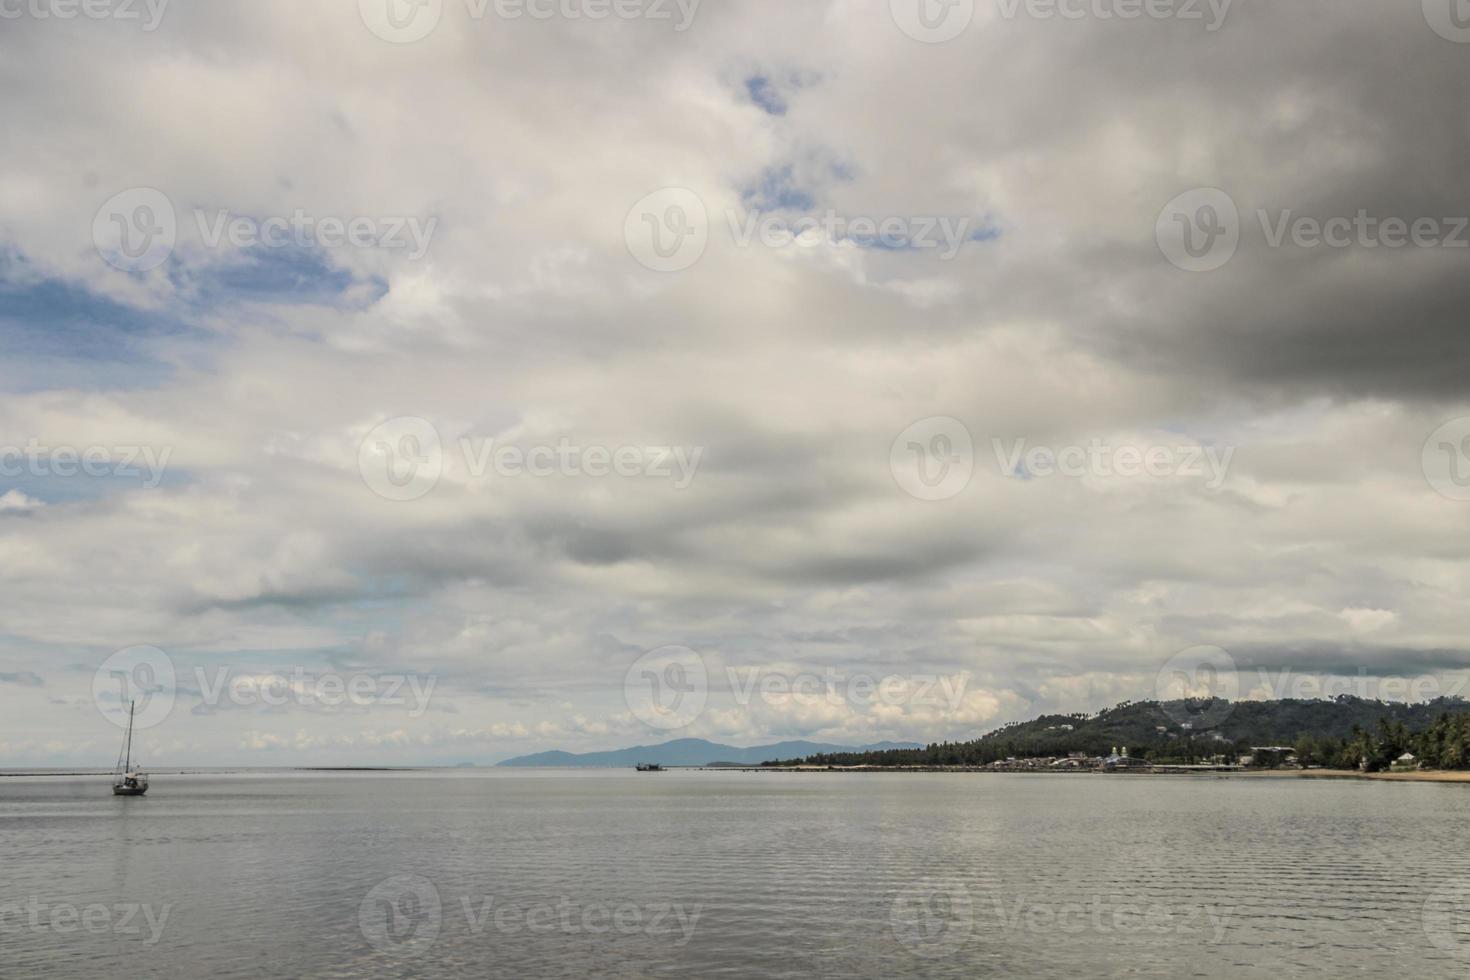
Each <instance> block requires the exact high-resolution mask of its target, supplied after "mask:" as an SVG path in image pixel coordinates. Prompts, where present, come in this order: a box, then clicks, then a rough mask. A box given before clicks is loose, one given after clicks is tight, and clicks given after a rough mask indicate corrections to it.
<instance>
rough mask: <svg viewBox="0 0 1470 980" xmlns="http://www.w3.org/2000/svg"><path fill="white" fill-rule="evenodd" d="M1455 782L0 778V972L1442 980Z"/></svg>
mask: <svg viewBox="0 0 1470 980" xmlns="http://www.w3.org/2000/svg"><path fill="white" fill-rule="evenodd" d="M1467 843H1470V785H1466V784H1458V785H1444V784H1441V785H1436V784H1405V783H1386V782H1367V781H1351V780H1345V781H1326V780H1312V781H1308V780H1295V779H1271V778H1239V777H1236V778H1226V777H1219V776H1206V777H1192V776H1185V777H1148V776H1100V775H1044V774H1042V775H1009V774H975V773H969V774H965V773H955V774H948V773H885V774H846V773H790V772H785V773H761V772H717V771H716V772H711V771H679V770H674V771H669V772H663V773H643V774H640V773H635V772H631V771H589V770H583V771H551V770H531V771H526V770H515V771H494V770H456V771H422V772H393V773H305V772H240V773H224V774H190V775H164V774H160V775H157V776H155V777H154V780H153V785H152V789H151V790H150V792H149V794H148V796H146V797H143V798H126V797H114V796H112V795H111V793H110V788H109V782H108V779H107V777H106V776H101V777H97V776H89V777H50V778H42V777H35V776H20V777H10V778H0V976H4V977H6V978H30V977H54V978H87V980H96V978H98V977H210V978H227V977H281V978H293V980H295V978H313V977H323V978H326V977H372V978H380V977H428V978H434V977H513V978H535V977H576V978H583V977H630V978H632V977H640V978H641V977H663V976H668V977H700V978H704V977H721V976H726V977H732V978H741V980H746V978H756V980H759V978H782V977H841V978H851V977H884V978H903V977H926V978H927V977H965V978H975V977H993V976H994V977H1066V978H1073V977H1087V978H1096V977H1167V978H1170V980H1176V978H1181V977H1271V978H1278V980H1279V978H1281V977H1297V976H1301V977H1307V976H1311V977H1331V978H1341V977H1344V976H1362V977H1385V976H1394V977H1405V978H1433V977H1464V976H1466V975H1467V974H1470V847H1467Z"/></svg>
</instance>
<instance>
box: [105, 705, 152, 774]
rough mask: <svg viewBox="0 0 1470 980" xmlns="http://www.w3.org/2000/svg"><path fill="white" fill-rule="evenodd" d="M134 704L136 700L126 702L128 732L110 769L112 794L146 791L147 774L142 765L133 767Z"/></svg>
mask: <svg viewBox="0 0 1470 980" xmlns="http://www.w3.org/2000/svg"><path fill="white" fill-rule="evenodd" d="M136 706H137V703H136V702H133V701H129V702H128V734H127V737H126V738H124V739H123V750H122V752H121V753H120V754H119V755H118V757H117V767H116V768H115V769H113V770H112V795H113V796H142V795H143V794H144V793H146V792H148V774H147V773H146V772H144V771H143V767H142V766H138V767H137V768H134V767H133V710H134V708H135V707H136Z"/></svg>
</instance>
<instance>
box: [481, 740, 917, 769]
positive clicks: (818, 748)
mask: <svg viewBox="0 0 1470 980" xmlns="http://www.w3.org/2000/svg"><path fill="white" fill-rule="evenodd" d="M917 748H922V746H921V745H920V744H919V743H917V742H878V743H875V744H873V745H857V746H854V745H830V744H827V743H824V742H805V741H794V742H776V743H774V744H772V745H753V746H750V747H749V748H740V747H739V746H736V745H721V744H720V743H719V742H708V741H705V740H704V739H702V738H678V739H675V740H674V741H672V742H665V743H663V744H662V745H635V746H633V747H632V748H628V749H612V750H610V751H607V752H580V753H577V752H561V751H552V752H537V753H535V754H534V755H523V756H518V757H516V758H514V759H506V760H505V761H504V762H500V763H497V765H499V766H634V765H637V764H638V763H640V762H644V763H647V762H651V763H655V764H657V765H660V766H709V765H714V764H715V763H719V762H729V763H735V764H737V765H745V766H754V765H760V764H761V763H762V762H770V761H773V760H775V759H796V758H801V757H803V756H808V755H816V754H818V753H823V752H886V751H888V750H890V749H917Z"/></svg>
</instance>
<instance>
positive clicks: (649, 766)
mask: <svg viewBox="0 0 1470 980" xmlns="http://www.w3.org/2000/svg"><path fill="white" fill-rule="evenodd" d="M637 769H638V771H639V772H663V771H664V767H663V766H661V765H659V764H658V763H657V762H640V763H638V766H637Z"/></svg>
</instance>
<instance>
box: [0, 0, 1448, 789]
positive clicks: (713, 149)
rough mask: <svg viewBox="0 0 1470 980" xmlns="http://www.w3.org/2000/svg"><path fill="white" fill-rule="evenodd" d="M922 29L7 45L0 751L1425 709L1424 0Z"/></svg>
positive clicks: (92, 32)
mask: <svg viewBox="0 0 1470 980" xmlns="http://www.w3.org/2000/svg"><path fill="white" fill-rule="evenodd" d="M923 3H924V6H923V7H920V0H893V2H892V3H889V2H888V0H864V2H857V0H852V2H846V0H803V2H800V3H793V2H789V0H781V2H777V0H740V2H727V0H721V2H714V0H706V2H705V3H702V4H696V3H694V2H693V0H684V3H683V4H682V5H680V4H678V3H676V2H674V0H618V2H617V3H616V4H614V3H613V2H612V0H602V2H599V0H555V3H552V2H551V0H542V2H540V3H539V4H538V2H537V0H528V4H524V5H523V4H520V3H510V2H508V0H507V2H502V3H500V4H496V3H490V4H489V5H488V6H485V5H482V4H479V3H478V2H476V0H426V2H425V3H424V4H423V5H421V6H414V5H412V4H409V3H408V2H407V0H362V2H361V3H359V2H357V0H323V2H320V3H317V2H313V3H309V4H308V3H303V2H299V0H251V2H248V3H245V2H233V0H221V2H212V3H208V4H185V3H183V2H175V3H173V4H168V5H164V6H160V0H154V3H153V5H152V6H151V7H150V6H149V5H148V4H147V3H145V2H144V0H136V2H133V3H128V4H125V5H124V4H122V2H121V0H117V2H112V0H106V2H104V0H92V3H90V4H89V5H88V10H89V11H90V12H87V11H82V10H81V9H80V8H78V7H73V6H71V5H69V4H68V3H67V2H66V0H3V2H0V79H3V82H4V90H5V92H6V95H5V98H4V99H3V100H0V133H3V138H0V343H3V345H4V347H3V349H4V355H5V356H4V358H3V360H0V387H3V398H0V472H3V476H0V610H3V623H0V719H3V720H0V765H53V764H67V765H98V766H107V765H109V764H111V762H112V758H113V755H114V754H115V753H116V751H117V747H118V744H119V741H120V736H119V730H118V729H117V728H116V727H115V726H114V724H112V720H115V717H116V714H115V713H116V710H117V705H118V703H119V699H120V697H121V695H120V693H119V692H120V691H121V690H123V688H121V687H119V684H120V683H129V684H132V685H133V696H134V697H137V696H139V694H141V695H143V696H144V698H145V702H146V703H142V704H140V708H139V711H140V713H142V714H143V715H144V716H145V719H146V727H144V729H143V731H142V732H141V733H140V735H139V739H138V741H139V743H140V746H141V748H142V751H143V752H144V757H145V760H146V761H149V762H151V763H152V764H153V765H155V766H158V767H164V766H166V765H170V764H260V765H297V764H329V763H330V764H335V763H341V764H354V763H360V764H365V765H372V764H395V763H404V764H407V763H420V762H436V763H453V762H458V761H461V760H470V761H495V760H498V759H502V758H506V757H508V756H513V755H518V754H523V753H527V752H533V751H538V750H542V749H547V748H565V749H569V750H573V751H585V750H591V749H600V748H608V747H616V746H622V745H628V744H635V743H640V742H644V743H646V742H652V741H662V740H664V739H666V738H670V737H679V736H700V737H707V738H711V739H714V740H723V741H729V742H735V743H740V744H755V743H759V742H763V741H775V740H777V739H783V738H811V739H815V740H820V741H829V742H840V743H846V744H859V743H867V742H873V741H878V740H882V739H906V740H907V739H912V740H917V741H925V740H930V739H940V738H944V739H953V738H966V737H973V736H975V735H977V734H979V733H981V732H983V731H986V730H988V729H990V728H993V727H995V726H997V725H1000V724H1002V723H1004V722H1007V721H1011V720H1017V719H1024V718H1029V717H1033V716H1035V715H1036V714H1038V713H1041V712H1051V711H1062V712H1071V711H1087V710H1096V709H1098V708H1100V707H1102V706H1105V705H1109V704H1112V703H1115V702H1117V701H1120V700H1124V699H1139V698H1148V697H1154V696H1155V695H1156V693H1158V692H1159V691H1160V690H1161V685H1163V684H1164V683H1165V680H1167V679H1169V678H1172V677H1174V676H1175V673H1174V670H1173V668H1174V667H1176V666H1178V665H1179V664H1181V663H1183V664H1185V665H1186V666H1187V667H1188V668H1189V671H1188V672H1187V673H1186V676H1194V674H1193V673H1192V669H1193V666H1194V665H1195V664H1196V663H1198V662H1201V661H1205V662H1208V663H1209V664H1212V665H1214V666H1216V667H1217V668H1218V667H1220V666H1221V665H1222V664H1223V665H1225V666H1226V667H1228V666H1229V665H1231V664H1233V665H1235V666H1236V667H1238V668H1239V673H1238V674H1229V677H1230V678H1231V679H1230V680H1229V682H1228V683H1225V682H1222V683H1225V690H1226V692H1227V693H1230V692H1232V691H1233V692H1235V693H1238V694H1239V695H1240V696H1253V697H1262V696H1269V695H1272V694H1289V693H1311V691H1312V690H1313V688H1312V685H1313V684H1321V683H1322V682H1323V681H1324V680H1330V679H1332V678H1336V681H1337V682H1338V683H1346V685H1347V686H1344V687H1341V688H1340V689H1341V690H1343V691H1346V692H1348V693H1364V692H1365V691H1364V689H1365V688H1366V689H1367V693H1373V691H1374V690H1376V688H1375V687H1374V685H1375V684H1377V681H1376V680H1375V679H1376V678H1380V677H1384V676H1393V677H1402V678H1409V679H1411V680H1413V681H1414V682H1415V683H1416V684H1417V685H1418V687H1417V688H1415V689H1413V690H1406V689H1404V686H1403V685H1399V686H1398V687H1395V688H1390V689H1388V690H1387V691H1386V692H1385V693H1387V694H1389V695H1390V696H1396V697H1404V696H1410V697H1413V696H1414V695H1415V694H1416V693H1417V694H1419V695H1427V696H1433V695H1435V694H1440V693H1453V692H1454V691H1457V690H1459V689H1460V687H1461V686H1462V685H1463V684H1464V676H1465V675H1464V671H1465V670H1466V669H1467V668H1470V650H1467V643H1466V639H1465V611H1466V608H1467V607H1466V598H1467V588H1470V575H1467V571H1466V568H1467V566H1466V564H1465V559H1466V558H1467V556H1470V536H1467V530H1470V418H1467V416H1470V397H1467V390H1470V389H1467V367H1470V331H1467V329H1466V318H1465V311H1466V310H1467V309H1470V275H1467V272H1470V248H1467V247H1466V246H1467V244H1470V231H1467V230H1466V227H1465V225H1466V219H1465V217H1464V216H1465V215H1470V193H1467V191H1466V186H1467V184H1466V178H1465V165H1466V161H1467V160H1470V103H1467V101H1466V99H1465V86H1466V83H1467V81H1470V43H1467V42H1470V28H1462V27H1461V26H1460V21H1458V20H1455V19H1453V18H1452V17H1451V12H1452V11H1451V3H1450V0H1444V2H1440V0H1424V3H1423V5H1422V8H1421V4H1420V3H1419V2H1413V0H1405V2H1401V3H1372V4H1370V3H1342V2H1328V0H1319V2H1313V0H1292V2H1268V0H1236V2H1235V3H1233V4H1222V3H1221V2H1220V0H1216V3H1214V4H1213V5H1211V4H1209V3H1206V2H1203V0H1175V2H1170V0H1153V2H1151V3H1150V4H1148V5H1144V4H1142V3H1133V4H1130V2H1129V0H1087V2H1086V3H1085V4H1084V3H1081V2H1076V3H1070V2H1067V0H1064V2H1063V4H1062V10H1061V11H1056V9H1055V8H1054V7H1053V6H1050V5H1047V4H1045V3H1042V2H1036V0H1033V2H1031V3H1027V2H1024V0H1017V2H1015V3H1012V2H1011V0H973V3H971V2H970V0H958V2H955V3H952V4H950V5H948V6H946V5H945V4H943V3H941V2H940V0H923ZM1062 12H1065V13H1066V14H1068V16H1065V17H1064V16H1061V13H1062ZM62 14H75V16H72V17H63V16H60V15H62ZM572 15H577V16H572ZM597 15H605V16H597ZM1127 15H1131V16H1127ZM1457 216H1458V217H1457ZM1303 219H1306V220H1303ZM1330 219H1338V220H1337V221H1335V222H1334V221H1332V220H1330ZM1390 219H1392V220H1390ZM1314 229H1315V230H1314ZM791 231H797V232H800V237H799V239H796V240H793V239H792V236H791V234H790V232H791ZM139 647H146V648H152V649H144V650H141V651H140V650H137V649H135V648H139ZM670 647H672V648H675V649H672V650H666V649H664V648H670ZM118 651H128V652H125V653H123V654H121V655H119V656H115V655H116V654H117V652H118ZM649 651H654V652H653V653H652V654H650V653H649ZM1181 657H1182V660H1181V659H1180V658H1181ZM1222 657H1224V658H1228V659H1222ZM109 658H113V659H111V660H109ZM160 658H162V659H160ZM640 658H643V659H641V660H640ZM99 669H100V673H99ZM150 671H151V673H150ZM170 671H171V672H172V680H171V681H170V680H169V678H168V677H167V676H164V675H166V674H167V673H168V672H170ZM115 672H116V675H115ZM119 676H121V677H123V681H119ZM1211 676H1215V675H1211ZM272 678H274V680H272ZM868 681H872V682H875V683H878V684H879V686H878V688H877V690H878V691H879V692H881V693H875V692H874V690H871V689H870V687H869V685H868V684H867V682H868ZM792 682H795V683H797V685H798V687H799V688H802V689H804V690H807V691H808V692H811V691H816V690H820V691H822V692H823V694H822V696H820V697H817V696H810V695H807V696H799V697H791V696H787V695H785V694H784V693H783V691H784V689H785V688H784V686H783V685H785V684H789V683H792ZM259 685H264V691H265V692H267V693H268V694H269V693H270V692H275V695H273V696H271V697H270V700H272V701H275V702H278V703H275V704H262V703H260V702H261V698H260V697H259V695H260V693H261V690H262V688H261V687H260V686H259ZM334 685H340V686H341V687H342V688H346V689H349V690H350V689H352V688H353V685H357V688H356V691H357V696H356V697H352V696H348V697H338V696H337V695H338V693H339V692H338V689H337V686H334ZM659 685H661V686H659ZM1293 685H1294V687H1293ZM1328 690H1329V693H1332V692H1331V690H1330V689H1328ZM1466 693H1470V692H1466ZM99 709H101V710H99ZM106 715H111V716H112V720H110V718H109V717H106Z"/></svg>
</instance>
